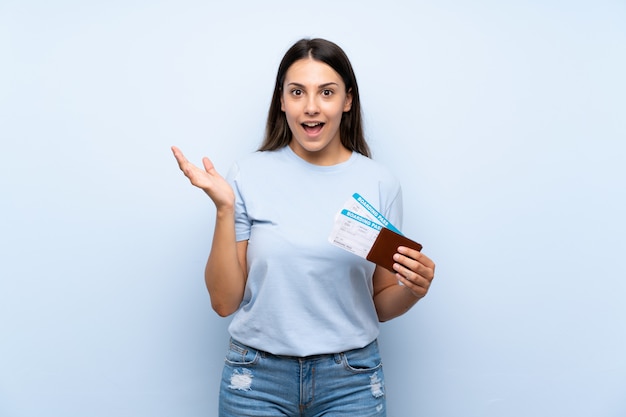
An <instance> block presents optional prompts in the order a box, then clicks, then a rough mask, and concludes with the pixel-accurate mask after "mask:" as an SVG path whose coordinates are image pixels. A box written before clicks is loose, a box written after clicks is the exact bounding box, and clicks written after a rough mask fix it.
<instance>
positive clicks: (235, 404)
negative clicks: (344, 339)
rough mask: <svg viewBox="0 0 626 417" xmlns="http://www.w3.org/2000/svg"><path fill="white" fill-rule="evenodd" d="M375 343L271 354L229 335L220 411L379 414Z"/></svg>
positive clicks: (238, 416)
mask: <svg viewBox="0 0 626 417" xmlns="http://www.w3.org/2000/svg"><path fill="white" fill-rule="evenodd" d="M386 411H387V410H386V403H385V388H384V378H383V368H382V362H381V359H380V354H379V352H378V343H377V342H376V341H374V342H372V343H370V344H369V345H367V346H365V347H364V348H361V349H354V350H350V351H347V352H342V353H336V354H329V355H315V356H307V357H303V358H299V357H290V356H275V355H272V354H270V353H267V352H262V351H260V350H256V349H253V348H251V347H248V346H245V345H243V344H241V343H239V342H237V341H235V340H232V339H231V341H230V347H229V349H228V353H227V355H226V360H225V364H224V371H223V373H222V382H221V386H220V401H219V416H220V417H243V416H246V417H248V416H254V417H261V416H263V417H278V416H280V417H317V416H324V417H355V416H358V417H370V416H371V417H374V416H377V417H384V416H386Z"/></svg>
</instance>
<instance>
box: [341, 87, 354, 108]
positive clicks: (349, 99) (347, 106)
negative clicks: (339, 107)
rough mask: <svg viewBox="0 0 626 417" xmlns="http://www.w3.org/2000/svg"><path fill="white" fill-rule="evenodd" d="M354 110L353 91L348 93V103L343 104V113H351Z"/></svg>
mask: <svg viewBox="0 0 626 417" xmlns="http://www.w3.org/2000/svg"><path fill="white" fill-rule="evenodd" d="M350 109H352V89H350V90H348V92H347V93H346V101H345V102H344V104H343V112H344V113H346V112H349V111H350Z"/></svg>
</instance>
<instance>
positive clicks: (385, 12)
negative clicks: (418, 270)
mask: <svg viewBox="0 0 626 417" xmlns="http://www.w3.org/2000/svg"><path fill="white" fill-rule="evenodd" d="M214 3H215V4H213V2H210V1H195V0H183V1H165V0H163V1H147V0H135V1H132V0H131V1H112V2H104V1H101V2H95V1H91V2H87V1H78V0H76V1H71V0H59V1H54V2H48V1H36V0H30V1H28V0H27V1H12V0H3V1H2V2H0V57H1V58H0V62H1V63H0V138H1V143H2V147H1V148H0V149H1V150H0V152H1V155H2V158H1V159H2V161H1V163H0V191H1V195H2V197H1V198H2V204H1V207H2V215H1V217H0V257H1V261H0V416H2V417H5V416H6V417H31V416H37V417H41V416H46V417H48V416H53V417H57V416H58V417H85V416H89V417H111V416H116V417H126V416H128V417H144V416H145V417H148V416H150V417H156V416H163V417H171V416H185V417H191V416H214V415H215V414H216V413H215V410H216V406H215V403H216V398H217V386H218V385H217V384H218V379H219V374H220V372H221V364H222V358H223V353H224V349H225V343H226V340H227V334H226V325H227V320H224V319H220V318H218V317H217V316H216V315H215V314H214V313H213V312H212V311H211V309H210V306H209V298H208V295H207V294H206V291H205V288H204V283H203V279H202V270H203V267H204V261H205V258H206V255H207V253H208V249H209V246H210V243H211V242H210V240H211V235H212V227H213V214H214V209H213V208H212V206H211V204H210V201H209V200H208V198H206V196H204V195H203V194H202V193H201V192H200V191H198V190H195V189H192V187H191V186H189V185H188V183H187V182H186V180H185V179H184V177H183V176H182V175H181V173H180V172H179V171H178V168H177V166H176V164H175V161H174V159H173V157H172V156H171V154H170V151H169V147H170V145H174V144H175V145H178V146H179V147H181V148H182V149H183V150H184V151H185V153H186V154H187V155H188V156H189V157H190V159H192V160H194V161H195V162H199V161H200V158H201V157H202V156H203V155H208V156H210V157H211V158H212V159H213V160H214V161H215V163H216V165H217V167H218V169H219V170H221V171H222V172H225V171H226V170H227V169H228V167H229V166H230V164H231V163H232V162H233V161H234V160H235V159H236V158H237V157H239V156H241V155H243V154H245V153H247V152H249V151H251V150H253V149H254V148H255V147H256V146H257V145H258V143H259V141H260V138H261V135H262V130H263V124H264V119H265V115H266V111H267V107H268V104H269V96H270V93H271V89H272V82H273V77H274V74H275V70H276V67H277V64H278V61H279V60H280V58H281V57H282V54H283V53H284V52H285V50H286V48H287V47H288V46H290V45H291V44H292V43H293V42H294V41H295V40H297V39H299V38H300V37H303V36H322V37H327V38H329V39H331V40H334V41H336V42H338V43H339V44H340V45H342V46H343V47H344V49H345V50H346V51H347V52H348V55H349V56H350V57H351V59H352V61H353V64H354V66H355V68H356V71H357V76H358V78H359V81H360V86H361V90H362V101H363V104H364V110H365V118H366V123H367V126H366V128H367V133H368V137H369V138H370V141H371V144H372V147H373V149H374V153H375V155H374V156H375V158H376V159H378V160H380V161H382V162H383V163H385V164H386V165H388V166H389V167H390V168H391V169H392V170H393V171H394V172H395V174H396V175H397V176H398V177H400V178H401V180H402V183H403V187H404V192H405V212H406V216H405V217H406V220H405V227H404V232H405V233H406V234H407V235H409V236H411V237H414V238H415V239H416V240H419V241H420V242H422V243H423V244H424V246H425V249H424V251H425V252H426V253H428V254H429V255H430V256H431V257H432V258H433V259H435V260H436V261H437V263H438V267H437V278H436V281H435V283H434V285H433V287H432V291H431V293H430V295H429V296H428V298H427V299H425V300H423V301H422V302H421V303H420V304H419V305H418V307H416V308H415V309H414V310H412V311H411V312H410V313H408V314H406V315H405V316H403V317H402V318H399V319H396V320H395V321H393V322H390V323H386V324H384V325H383V330H382V336H381V344H382V349H383V355H384V359H385V364H386V378H387V390H388V401H389V414H390V417H391V416H394V417H402V416H426V417H459V416H463V417H478V416H481V417H482V416H494V417H502V416H506V417H518V416H519V417H528V416H534V417H538V416H541V417H543V416H545V417H548V416H570V417H589V416H593V417H618V416H624V415H626V353H625V352H626V303H624V301H623V300H624V298H626V267H625V265H624V255H623V253H624V251H625V249H626V244H625V243H624V242H625V236H626V222H625V221H624V213H626V203H625V202H624V197H625V188H626V187H625V179H626V169H625V168H624V163H625V162H626V81H625V80H626V77H625V76H624V74H626V54H625V51H626V3H625V2H624V1H617V0H615V1H609V0H600V1H591V0H588V1H572V2H562V1H550V0H548V1H538V0H537V1H508V2H506V1H504V2H503V1H495V0H493V1H488V0H479V1H475V2H465V1H454V0H443V1H440V0H438V1H434V0H425V1H415V2H408V1H406V2H398V1H393V0H391V1H385V2H381V1H375V2H374V1H351V2H347V1H346V2H340V1H326V0H321V1H318V2H293V1H289V2H287V1H284V2H280V1H272V0H270V1H265V2H253V1H239V2H214Z"/></svg>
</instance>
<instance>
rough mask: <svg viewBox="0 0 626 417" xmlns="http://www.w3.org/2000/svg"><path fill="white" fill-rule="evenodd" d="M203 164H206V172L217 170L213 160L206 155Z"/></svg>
mask: <svg viewBox="0 0 626 417" xmlns="http://www.w3.org/2000/svg"><path fill="white" fill-rule="evenodd" d="M202 165H204V169H205V171H206V172H211V171H215V166H214V165H213V162H211V160H210V159H209V158H207V157H206V156H205V157H204V158H202Z"/></svg>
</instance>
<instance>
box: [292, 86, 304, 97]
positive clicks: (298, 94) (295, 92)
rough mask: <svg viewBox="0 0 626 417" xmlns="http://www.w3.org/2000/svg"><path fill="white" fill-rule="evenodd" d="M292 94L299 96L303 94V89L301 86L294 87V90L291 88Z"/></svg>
mask: <svg viewBox="0 0 626 417" xmlns="http://www.w3.org/2000/svg"><path fill="white" fill-rule="evenodd" d="M291 95H292V96H296V97H299V96H301V95H302V90H301V89H299V88H294V89H293V90H291Z"/></svg>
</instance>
